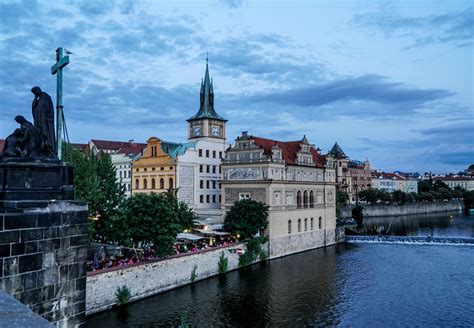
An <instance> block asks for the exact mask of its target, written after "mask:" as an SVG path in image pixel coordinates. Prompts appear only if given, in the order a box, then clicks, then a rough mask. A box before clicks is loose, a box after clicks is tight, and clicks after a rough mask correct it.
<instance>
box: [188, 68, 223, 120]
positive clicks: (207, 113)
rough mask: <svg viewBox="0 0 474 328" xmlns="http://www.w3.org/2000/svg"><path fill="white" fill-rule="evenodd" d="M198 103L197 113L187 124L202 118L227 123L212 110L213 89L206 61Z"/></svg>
mask: <svg viewBox="0 0 474 328" xmlns="http://www.w3.org/2000/svg"><path fill="white" fill-rule="evenodd" d="M200 103H201V105H200V107H199V111H198V112H197V113H196V115H194V116H192V117H190V118H188V119H187V121H188V122H189V121H194V120H199V119H202V118H210V119H214V120H219V121H224V122H226V121H227V120H226V119H224V118H223V117H222V116H220V115H219V114H217V113H216V111H215V110H214V88H213V86H212V80H211V79H210V78H209V65H208V61H207V59H206V73H205V75H204V81H201V92H200Z"/></svg>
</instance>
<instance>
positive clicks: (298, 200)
mask: <svg viewBox="0 0 474 328" xmlns="http://www.w3.org/2000/svg"><path fill="white" fill-rule="evenodd" d="M296 205H297V206H298V208H302V207H303V203H302V201H301V190H298V192H297V193H296Z"/></svg>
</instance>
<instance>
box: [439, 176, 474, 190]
mask: <svg viewBox="0 0 474 328" xmlns="http://www.w3.org/2000/svg"><path fill="white" fill-rule="evenodd" d="M432 179H433V182H435V181H442V182H444V183H446V184H447V185H448V187H449V188H451V189H454V188H461V189H464V190H467V191H472V190H474V177H473V176H469V175H451V176H438V177H433V178H432Z"/></svg>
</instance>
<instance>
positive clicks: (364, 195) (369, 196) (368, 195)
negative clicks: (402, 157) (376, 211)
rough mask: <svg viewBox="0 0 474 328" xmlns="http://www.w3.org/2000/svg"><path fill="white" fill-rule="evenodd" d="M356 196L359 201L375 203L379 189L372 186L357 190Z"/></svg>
mask: <svg viewBox="0 0 474 328" xmlns="http://www.w3.org/2000/svg"><path fill="white" fill-rule="evenodd" d="M358 197H359V199H360V200H361V201H366V202H367V203H370V204H376V203H377V201H378V200H380V198H379V190H378V189H374V188H367V189H364V190H361V191H359V193H358Z"/></svg>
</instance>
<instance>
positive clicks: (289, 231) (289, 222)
mask: <svg viewBox="0 0 474 328" xmlns="http://www.w3.org/2000/svg"><path fill="white" fill-rule="evenodd" d="M288 234H291V220H288Z"/></svg>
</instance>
